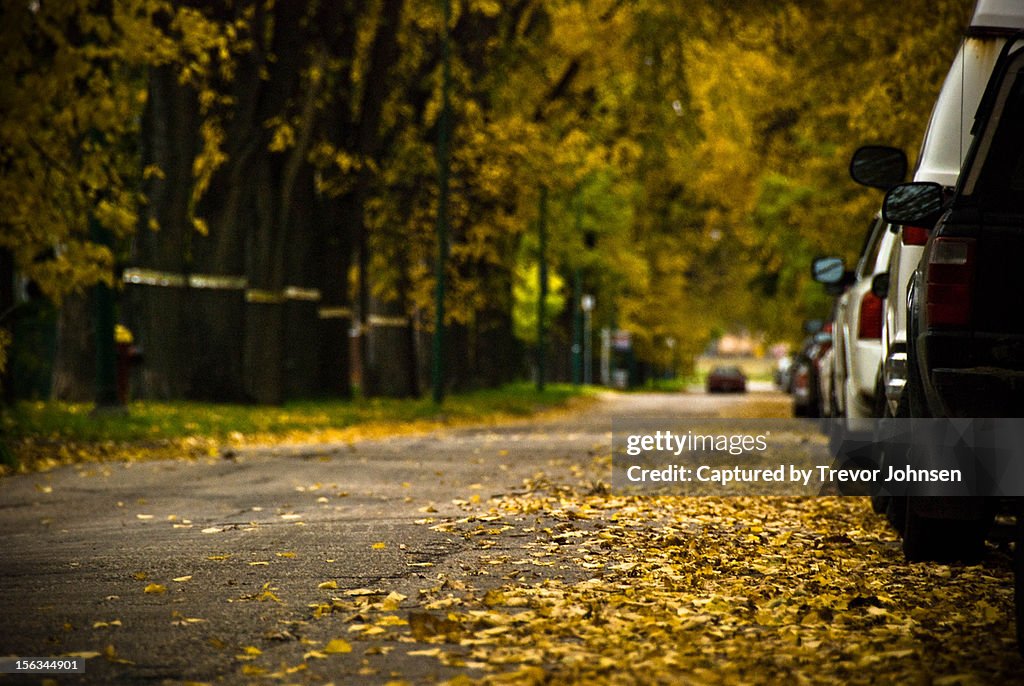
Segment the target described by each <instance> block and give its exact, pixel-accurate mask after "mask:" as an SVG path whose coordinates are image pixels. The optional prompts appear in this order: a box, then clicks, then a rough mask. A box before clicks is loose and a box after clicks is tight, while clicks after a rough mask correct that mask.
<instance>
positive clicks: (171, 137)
mask: <svg viewBox="0 0 1024 686" xmlns="http://www.w3.org/2000/svg"><path fill="white" fill-rule="evenodd" d="M148 92H149V97H148V98H147V101H146V111H145V114H144V116H143V123H142V156H143V164H144V165H147V166H148V165H156V167H158V168H159V169H160V175H159V176H154V177H151V178H150V179H149V180H148V181H147V182H146V193H147V197H148V203H147V204H146V205H145V206H144V207H143V208H142V210H141V211H140V218H139V228H138V230H137V231H136V234H135V238H134V241H133V250H132V253H133V256H132V268H130V270H129V271H128V274H129V283H128V284H126V286H125V295H124V298H123V302H124V314H125V317H124V318H125V321H126V322H127V324H128V327H129V328H130V329H131V330H132V333H133V335H134V337H135V343H136V345H137V346H138V347H139V348H140V350H141V351H142V354H143V358H142V368H141V373H140V375H139V377H140V387H139V388H138V389H137V393H138V395H139V396H141V397H144V398H153V399H160V400H166V399H172V398H183V397H186V396H187V395H188V394H189V391H190V383H191V381H192V379H193V378H194V367H193V360H194V355H193V350H194V349H195V346H196V338H195V336H194V330H195V325H196V323H197V320H198V319H199V317H200V316H202V315H201V313H200V312H198V311H196V309H195V307H194V303H192V302H190V297H189V296H190V295H191V294H190V292H189V291H188V290H187V289H186V288H185V285H186V282H185V278H186V274H187V272H188V271H189V269H188V264H187V261H186V252H187V246H188V239H189V236H190V234H191V233H192V227H191V221H190V218H189V216H188V206H189V202H190V194H191V191H192V161H193V160H194V159H195V155H196V152H197V140H198V137H199V108H198V103H197V102H196V96H195V92H194V91H193V90H192V89H191V88H187V87H184V86H181V85H179V84H178V80H177V74H176V72H175V69H174V68H173V67H169V66H167V67H155V68H153V69H152V70H151V71H150V75H149V91H148ZM151 221H152V222H155V224H156V225H157V226H158V228H157V230H153V229H152V228H150V222H151ZM133 273H134V275H135V278H136V279H137V281H136V282H135V283H133V282H132V281H131V278H132V274H133Z"/></svg>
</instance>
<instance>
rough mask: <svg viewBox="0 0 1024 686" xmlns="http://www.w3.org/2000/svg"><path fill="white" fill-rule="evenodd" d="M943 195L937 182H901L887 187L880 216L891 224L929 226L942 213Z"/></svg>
mask: <svg viewBox="0 0 1024 686" xmlns="http://www.w3.org/2000/svg"><path fill="white" fill-rule="evenodd" d="M943 204H944V197H943V192H942V186H940V185H939V184H937V183H932V182H930V181H928V182H916V183H901V184H900V185H898V186H894V187H893V188H891V189H889V192H888V193H886V194H885V201H884V202H883V203H882V218H883V219H885V221H887V222H890V223H892V224H902V225H909V226H918V227H922V228H931V227H933V226H935V222H936V221H937V220H938V218H939V216H940V215H941V214H942V208H943Z"/></svg>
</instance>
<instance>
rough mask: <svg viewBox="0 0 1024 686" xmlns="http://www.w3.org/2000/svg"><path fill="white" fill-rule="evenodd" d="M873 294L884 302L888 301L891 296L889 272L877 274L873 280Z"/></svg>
mask: <svg viewBox="0 0 1024 686" xmlns="http://www.w3.org/2000/svg"><path fill="white" fill-rule="evenodd" d="M871 292H872V293H874V294H875V295H876V296H877V297H879V298H881V299H882V300H885V299H886V297H887V296H888V295H889V272H882V273H881V274H875V276H874V278H872V279H871Z"/></svg>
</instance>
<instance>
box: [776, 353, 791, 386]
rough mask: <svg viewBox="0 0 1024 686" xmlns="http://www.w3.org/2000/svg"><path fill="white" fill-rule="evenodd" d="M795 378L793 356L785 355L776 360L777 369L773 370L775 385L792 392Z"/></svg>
mask: <svg viewBox="0 0 1024 686" xmlns="http://www.w3.org/2000/svg"><path fill="white" fill-rule="evenodd" d="M792 379H793V358H792V357H790V356H789V355H783V356H782V357H780V358H779V359H778V360H776V362H775V369H774V370H773V371H772V381H773V382H774V383H775V386H776V387H777V388H778V389H779V390H781V391H785V392H786V393H789V392H791V389H792Z"/></svg>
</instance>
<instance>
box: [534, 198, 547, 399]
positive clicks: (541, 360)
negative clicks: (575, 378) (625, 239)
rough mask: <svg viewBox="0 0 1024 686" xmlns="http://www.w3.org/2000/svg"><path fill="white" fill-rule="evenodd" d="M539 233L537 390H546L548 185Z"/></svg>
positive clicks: (541, 201)
mask: <svg viewBox="0 0 1024 686" xmlns="http://www.w3.org/2000/svg"><path fill="white" fill-rule="evenodd" d="M537 233H538V234H539V237H540V254H539V256H538V261H539V263H540V269H539V270H538V275H537V280H538V282H539V283H538V284H537V285H538V289H537V290H538V291H539V292H540V295H539V297H538V298H537V391H538V392H541V391H543V390H544V377H545V376H547V358H548V351H547V340H546V333H547V332H546V328H547V327H546V322H545V321H544V320H545V310H546V309H547V308H546V307H545V305H546V304H547V299H548V187H547V186H541V187H540V216H539V218H538V220H537Z"/></svg>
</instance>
